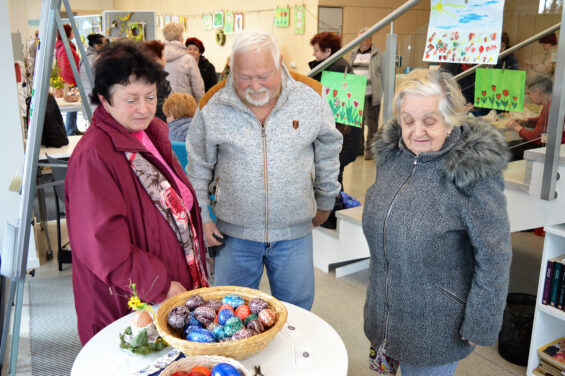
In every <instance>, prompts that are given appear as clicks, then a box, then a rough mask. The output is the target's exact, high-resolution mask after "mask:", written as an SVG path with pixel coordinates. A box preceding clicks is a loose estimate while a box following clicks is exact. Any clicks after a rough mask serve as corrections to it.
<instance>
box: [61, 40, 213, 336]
mask: <svg viewBox="0 0 565 376" xmlns="http://www.w3.org/2000/svg"><path fill="white" fill-rule="evenodd" d="M95 77H96V78H95V82H94V88H93V91H92V101H93V102H94V103H95V104H97V105H99V106H98V108H97V109H96V111H95V112H94V115H93V121H92V126H91V127H89V128H88V130H87V132H86V133H85V135H84V136H83V138H82V139H81V141H80V142H79V143H78V145H77V147H76V149H75V150H74V152H73V154H72V156H71V159H70V161H69V168H68V172H67V177H66V181H65V203H66V205H67V206H66V208H67V226H68V231H69V238H70V244H71V249H72V252H73V289H74V295H75V308H76V311H77V319H78V331H79V336H80V340H81V342H82V343H83V344H85V343H86V342H87V341H88V340H89V339H90V338H92V337H93V336H94V335H95V334H96V333H97V332H98V331H100V330H101V329H102V328H104V327H105V326H106V325H108V324H110V323H111V322H113V321H115V320H116V319H118V318H120V317H122V316H124V315H126V314H127V313H128V312H129V309H128V304H127V302H128V298H129V296H130V294H131V291H130V290H129V286H130V283H135V285H136V292H137V294H138V296H139V297H140V299H142V300H143V301H146V302H150V303H160V302H162V301H164V300H165V299H167V298H169V297H172V296H174V295H176V294H179V293H181V292H183V291H186V290H190V289H194V288H200V287H207V286H208V281H207V278H208V272H207V264H206V254H205V252H206V248H205V245H204V241H203V238H202V224H201V219H200V208H199V207H198V203H197V200H196V198H195V197H196V196H195V194H194V190H193V189H192V186H191V185H190V182H189V181H188V179H187V177H186V175H185V173H184V172H183V169H182V167H181V166H180V164H179V163H178V160H177V159H176V158H175V157H174V156H173V152H172V150H171V143H170V142H169V139H168V128H167V124H166V123H164V122H163V121H161V120H160V119H158V118H155V116H154V115H155V109H156V105H157V85H158V83H159V82H160V81H161V80H162V79H164V77H165V73H164V71H163V69H162V68H161V67H160V66H159V65H158V64H157V63H156V62H155V60H154V59H153V57H152V56H151V55H149V54H148V52H147V51H146V50H145V49H144V47H143V45H142V44H139V43H131V42H126V43H123V44H120V45H117V46H114V47H112V48H110V49H108V50H106V51H105V52H103V53H102V54H101V55H100V58H99V60H98V62H97V64H96V72H95Z"/></svg>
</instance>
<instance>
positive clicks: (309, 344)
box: [71, 303, 348, 376]
mask: <svg viewBox="0 0 565 376" xmlns="http://www.w3.org/2000/svg"><path fill="white" fill-rule="evenodd" d="M284 305H285V306H286V308H287V310H288V318H287V323H286V324H285V326H283V328H282V329H281V331H280V332H279V333H277V335H276V336H275V338H273V340H272V341H271V342H270V343H269V345H268V346H267V347H266V348H265V349H263V350H262V351H260V352H258V353H256V354H254V355H252V356H251V357H249V358H247V359H244V360H240V362H241V363H242V364H243V365H244V366H245V367H246V368H247V370H248V371H249V373H250V374H251V375H254V374H255V372H254V367H255V366H261V372H262V373H263V374H264V375H266V376H288V375H293V376H301V375H304V376H306V375H308V376H313V375H324V376H329V375H340V376H342V375H347V362H348V360H347V351H346V349H345V345H344V344H343V341H342V340H341V338H340V337H339V335H338V334H337V332H336V331H335V330H334V329H333V328H332V327H331V326H330V325H329V324H328V323H326V322H325V321H324V320H322V319H321V318H319V317H318V316H316V315H315V314H313V313H312V312H309V311H306V310H305V309H302V308H300V307H297V306H295V305H293V304H290V303H284ZM131 316H132V314H129V315H127V316H125V317H122V318H121V319H119V320H116V321H114V322H113V323H112V324H110V325H108V326H107V327H106V328H104V329H103V330H102V331H100V332H99V333H98V334H96V335H95V336H94V337H93V338H92V339H91V340H90V341H88V343H87V344H86V345H85V346H84V347H83V348H82V350H81V351H80V353H79V354H78V356H77V358H76V359H75V361H74V364H73V368H72V370H71V376H87V375H96V376H100V375H105V376H108V375H120V376H121V375H124V376H126V375H127V376H131V375H132V374H133V373H135V372H136V371H138V370H140V369H142V368H144V367H146V366H147V365H149V364H151V363H152V362H153V361H155V360H156V359H157V358H158V357H159V356H161V355H163V354H162V353H161V354H159V355H158V356H146V357H145V356H139V355H131V354H128V353H126V352H125V351H123V350H121V349H120V345H119V342H120V337H119V333H121V332H123V330H124V329H125V328H126V327H128V326H129V325H130V322H131Z"/></svg>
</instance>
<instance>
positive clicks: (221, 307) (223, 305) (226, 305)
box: [218, 304, 235, 315]
mask: <svg viewBox="0 0 565 376" xmlns="http://www.w3.org/2000/svg"><path fill="white" fill-rule="evenodd" d="M222 309H229V310H230V311H231V313H233V314H234V315H235V310H234V309H233V307H232V306H231V305H229V304H222V305H221V306H220V308H218V312H220V311H221V310H222Z"/></svg>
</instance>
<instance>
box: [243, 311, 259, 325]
mask: <svg viewBox="0 0 565 376" xmlns="http://www.w3.org/2000/svg"><path fill="white" fill-rule="evenodd" d="M255 319H257V314H256V313H252V314H250V315H249V316H247V317H246V318H245V320H243V325H245V326H247V324H249V321H251V320H255Z"/></svg>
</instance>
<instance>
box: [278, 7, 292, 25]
mask: <svg viewBox="0 0 565 376" xmlns="http://www.w3.org/2000/svg"><path fill="white" fill-rule="evenodd" d="M289 21H290V9H289V8H288V7H285V8H279V7H277V8H275V27H288V26H289Z"/></svg>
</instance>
